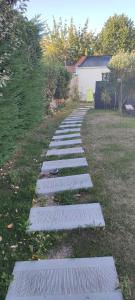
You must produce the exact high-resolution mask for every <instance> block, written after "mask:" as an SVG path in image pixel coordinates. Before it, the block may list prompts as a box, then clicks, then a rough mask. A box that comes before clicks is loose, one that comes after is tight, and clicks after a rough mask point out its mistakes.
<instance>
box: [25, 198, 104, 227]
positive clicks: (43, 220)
mask: <svg viewBox="0 0 135 300" xmlns="http://www.w3.org/2000/svg"><path fill="white" fill-rule="evenodd" d="M29 224H30V225H29V227H28V232H33V231H57V230H71V229H75V228H87V227H92V228H93V227H105V222H104V218H103V214H102V210H101V206H100V204H98V203H92V204H79V205H60V206H51V207H33V208H31V211H30V216H29Z"/></svg>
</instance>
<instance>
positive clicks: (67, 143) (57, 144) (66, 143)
mask: <svg viewBox="0 0 135 300" xmlns="http://www.w3.org/2000/svg"><path fill="white" fill-rule="evenodd" d="M77 144H82V140H81V139H76V140H66V141H54V142H51V143H50V144H49V147H60V146H70V145H77Z"/></svg>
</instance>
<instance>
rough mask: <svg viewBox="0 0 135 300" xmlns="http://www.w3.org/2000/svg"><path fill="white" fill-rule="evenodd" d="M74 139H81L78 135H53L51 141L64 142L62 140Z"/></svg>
mask: <svg viewBox="0 0 135 300" xmlns="http://www.w3.org/2000/svg"><path fill="white" fill-rule="evenodd" d="M75 137H81V135H80V133H72V134H64V135H63V134H61V135H54V136H53V138H52V139H53V140H64V139H72V138H75Z"/></svg>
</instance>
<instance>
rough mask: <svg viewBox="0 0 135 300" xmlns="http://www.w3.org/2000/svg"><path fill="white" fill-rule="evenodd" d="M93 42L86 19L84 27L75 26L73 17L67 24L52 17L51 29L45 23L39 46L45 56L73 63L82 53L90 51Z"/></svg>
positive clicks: (92, 35) (89, 52) (92, 34)
mask: <svg viewBox="0 0 135 300" xmlns="http://www.w3.org/2000/svg"><path fill="white" fill-rule="evenodd" d="M93 42H94V33H93V32H91V31H89V30H88V20H86V22H85V24H84V27H79V28H77V27H76V26H75V24H74V21H73V18H72V19H71V21H70V24H69V25H67V23H66V21H65V22H64V23H63V21H62V20H61V18H60V19H59V21H58V22H57V21H56V20H55V19H53V28H52V29H50V28H49V26H48V24H46V28H45V34H44V36H43V39H42V41H41V47H42V50H43V55H44V56H45V57H46V58H50V59H53V60H57V61H60V62H62V63H64V62H65V61H68V62H69V61H70V63H74V62H76V61H77V60H78V59H79V58H80V57H81V56H82V55H85V54H86V53H87V54H91V53H92V51H93V50H92V48H93Z"/></svg>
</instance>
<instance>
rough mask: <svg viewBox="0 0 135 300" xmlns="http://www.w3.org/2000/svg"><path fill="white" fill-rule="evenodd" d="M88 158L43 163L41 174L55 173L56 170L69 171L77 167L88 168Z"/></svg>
mask: <svg viewBox="0 0 135 300" xmlns="http://www.w3.org/2000/svg"><path fill="white" fill-rule="evenodd" d="M87 166H88V163H87V160H86V158H84V157H82V158H69V159H60V160H51V161H45V162H43V165H42V169H41V172H48V171H53V170H55V169H67V168H77V167H87Z"/></svg>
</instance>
